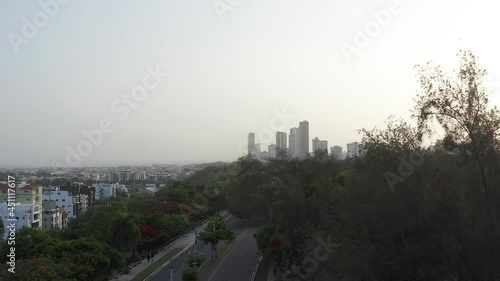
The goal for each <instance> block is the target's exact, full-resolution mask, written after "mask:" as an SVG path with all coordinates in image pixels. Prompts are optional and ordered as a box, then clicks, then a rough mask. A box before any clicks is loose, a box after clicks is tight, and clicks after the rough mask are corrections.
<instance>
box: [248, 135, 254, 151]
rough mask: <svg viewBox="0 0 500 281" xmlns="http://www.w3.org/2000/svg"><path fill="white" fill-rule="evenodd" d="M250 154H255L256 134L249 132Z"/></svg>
mask: <svg viewBox="0 0 500 281" xmlns="http://www.w3.org/2000/svg"><path fill="white" fill-rule="evenodd" d="M248 155H255V134H254V133H249V134H248Z"/></svg>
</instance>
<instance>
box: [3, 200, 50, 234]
mask: <svg viewBox="0 0 500 281" xmlns="http://www.w3.org/2000/svg"><path fill="white" fill-rule="evenodd" d="M9 208H10V207H9V205H8V204H0V216H1V218H2V221H3V225H4V226H5V227H4V231H5V232H4V233H3V238H4V240H5V239H6V238H7V237H8V235H9V232H10V229H9V227H7V226H9V225H10V224H11V223H14V224H15V231H16V232H17V231H19V229H21V228H23V227H38V228H42V220H41V208H40V205H36V204H21V203H16V205H15V207H14V208H15V211H14V213H15V218H14V217H10V214H11V210H9ZM11 219H16V221H12V220H11Z"/></svg>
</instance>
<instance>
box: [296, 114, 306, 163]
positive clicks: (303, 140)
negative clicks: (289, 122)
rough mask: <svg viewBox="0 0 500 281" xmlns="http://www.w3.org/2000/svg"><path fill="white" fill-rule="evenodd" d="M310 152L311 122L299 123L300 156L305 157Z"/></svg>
mask: <svg viewBox="0 0 500 281" xmlns="http://www.w3.org/2000/svg"><path fill="white" fill-rule="evenodd" d="M308 153H309V122H307V121H302V122H300V123H299V153H298V155H297V156H298V158H301V159H304V158H306V157H307V154H308Z"/></svg>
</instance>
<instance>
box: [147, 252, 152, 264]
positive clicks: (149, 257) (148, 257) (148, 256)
mask: <svg viewBox="0 0 500 281" xmlns="http://www.w3.org/2000/svg"><path fill="white" fill-rule="evenodd" d="M146 258H147V259H148V262H149V260H150V259H151V256H150V255H149V253H148V255H147V256H146Z"/></svg>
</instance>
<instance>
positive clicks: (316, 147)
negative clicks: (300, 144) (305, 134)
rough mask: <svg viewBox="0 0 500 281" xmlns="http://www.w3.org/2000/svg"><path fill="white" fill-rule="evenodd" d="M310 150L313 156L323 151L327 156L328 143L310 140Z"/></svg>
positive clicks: (315, 139) (316, 139)
mask: <svg viewBox="0 0 500 281" xmlns="http://www.w3.org/2000/svg"><path fill="white" fill-rule="evenodd" d="M312 150H313V155H316V153H317V152H318V151H324V152H326V154H327V155H328V142H327V141H326V140H320V139H318V137H316V138H314V139H313V140H312Z"/></svg>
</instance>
